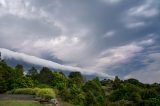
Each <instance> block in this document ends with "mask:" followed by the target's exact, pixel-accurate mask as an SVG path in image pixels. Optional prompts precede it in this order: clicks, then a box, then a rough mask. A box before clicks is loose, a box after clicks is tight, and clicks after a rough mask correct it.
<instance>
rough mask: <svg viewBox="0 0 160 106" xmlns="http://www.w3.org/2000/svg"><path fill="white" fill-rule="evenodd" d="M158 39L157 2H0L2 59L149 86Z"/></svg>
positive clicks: (158, 59)
mask: <svg viewBox="0 0 160 106" xmlns="http://www.w3.org/2000/svg"><path fill="white" fill-rule="evenodd" d="M159 40H160V1H159V0H0V51H1V52H2V53H3V57H5V58H15V59H20V60H24V61H26V62H29V63H36V64H41V65H45V66H50V67H58V68H59V69H67V70H70V71H74V70H77V71H80V72H82V73H83V74H86V75H90V74H91V75H92V74H95V75H98V76H100V77H107V78H113V77H114V76H119V77H120V78H121V79H128V78H136V79H138V80H140V81H142V82H144V83H154V82H160V77H159V76H160V65H159V64H160V42H159Z"/></svg>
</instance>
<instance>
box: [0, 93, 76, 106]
mask: <svg viewBox="0 0 160 106" xmlns="http://www.w3.org/2000/svg"><path fill="white" fill-rule="evenodd" d="M0 106H51V105H49V104H48V105H44V104H40V103H39V102H36V101H34V97H33V96H31V95H15V94H9V95H8V94H0ZM60 106H74V105H71V104H70V103H67V102H63V101H61V100H60Z"/></svg>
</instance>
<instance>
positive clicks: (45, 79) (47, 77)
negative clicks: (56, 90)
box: [39, 67, 53, 85]
mask: <svg viewBox="0 0 160 106" xmlns="http://www.w3.org/2000/svg"><path fill="white" fill-rule="evenodd" d="M52 80H53V74H52V71H51V70H50V69H49V68H47V67H43V68H42V69H41V71H40V74H39V81H40V83H43V84H49V85H51V84H52Z"/></svg>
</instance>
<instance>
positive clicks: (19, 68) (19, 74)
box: [15, 64, 24, 77]
mask: <svg viewBox="0 0 160 106" xmlns="http://www.w3.org/2000/svg"><path fill="white" fill-rule="evenodd" d="M15 70H16V75H17V77H22V76H23V72H24V69H23V65H21V64H17V65H16V67H15Z"/></svg>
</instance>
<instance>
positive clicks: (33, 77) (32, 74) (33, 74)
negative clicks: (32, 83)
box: [27, 67, 38, 80]
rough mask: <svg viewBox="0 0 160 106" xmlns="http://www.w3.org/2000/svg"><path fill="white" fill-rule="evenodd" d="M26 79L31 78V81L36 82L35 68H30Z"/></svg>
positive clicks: (36, 72) (36, 73)
mask: <svg viewBox="0 0 160 106" xmlns="http://www.w3.org/2000/svg"><path fill="white" fill-rule="evenodd" d="M27 76H28V77H31V78H32V79H33V80H38V71H37V69H36V68H35V67H31V69H29V70H28V73H27Z"/></svg>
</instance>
